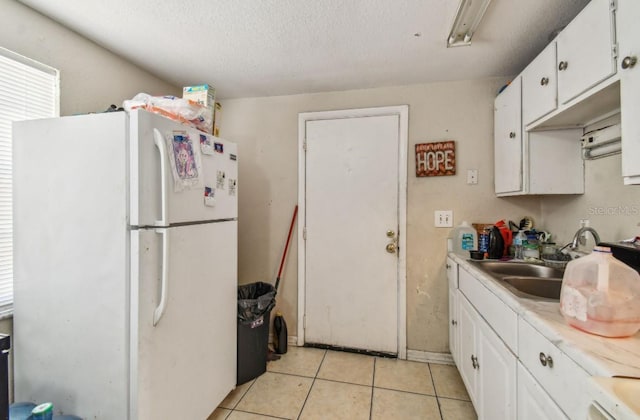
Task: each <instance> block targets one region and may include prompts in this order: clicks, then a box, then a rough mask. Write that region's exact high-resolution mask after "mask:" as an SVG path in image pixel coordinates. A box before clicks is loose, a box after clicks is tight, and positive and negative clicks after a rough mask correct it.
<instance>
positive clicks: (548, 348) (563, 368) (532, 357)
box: [518, 319, 590, 419]
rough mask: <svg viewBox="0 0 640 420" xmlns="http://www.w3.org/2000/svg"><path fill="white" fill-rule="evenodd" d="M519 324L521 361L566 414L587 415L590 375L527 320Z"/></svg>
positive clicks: (582, 417)
mask: <svg viewBox="0 0 640 420" xmlns="http://www.w3.org/2000/svg"><path fill="white" fill-rule="evenodd" d="M518 328H519V331H518V348H519V349H520V352H519V359H520V363H522V365H523V366H524V367H526V368H527V370H528V371H529V372H531V374H532V375H533V377H534V378H535V379H536V380H537V381H538V382H539V383H540V385H541V386H542V388H543V389H544V390H545V391H546V393H547V394H549V396H550V397H551V398H552V399H553V400H554V401H555V402H556V404H558V406H559V407H560V408H561V409H562V410H563V411H564V413H565V414H566V415H567V416H569V417H570V418H572V419H573V418H575V419H578V418H580V419H584V418H586V416H587V409H588V407H589V402H590V399H589V394H588V379H589V377H590V375H589V374H588V373H587V372H586V371H585V370H583V369H582V368H581V367H580V366H578V365H577V364H576V363H575V362H574V361H573V360H571V359H570V358H569V357H568V356H567V355H565V354H564V353H562V352H561V351H560V349H558V348H557V347H556V346H555V345H553V344H552V343H551V342H550V341H549V340H547V339H546V338H545V337H544V336H543V335H542V334H540V333H539V332H538V330H536V329H535V328H533V327H532V326H531V325H529V323H528V322H526V321H524V320H522V319H520V320H519V325H518ZM543 358H544V361H542V360H541V359H543Z"/></svg>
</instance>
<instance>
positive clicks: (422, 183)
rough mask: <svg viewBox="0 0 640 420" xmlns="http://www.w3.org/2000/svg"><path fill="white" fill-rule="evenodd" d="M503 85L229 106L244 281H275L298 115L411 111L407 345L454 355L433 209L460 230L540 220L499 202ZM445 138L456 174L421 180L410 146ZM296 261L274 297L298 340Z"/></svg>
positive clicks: (512, 202) (466, 84)
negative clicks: (470, 176)
mask: <svg viewBox="0 0 640 420" xmlns="http://www.w3.org/2000/svg"><path fill="white" fill-rule="evenodd" d="M503 84H504V79H486V80H477V81H459V82H447V83H432V84H422V85H412V86H401V87H389V88H379V89H366V90H355V91H344V92H330V93H321V94H307V95H293V96H280V97H268V98H249V99H235V100H227V101H223V109H224V111H223V117H222V126H221V135H222V137H225V138H227V139H229V140H233V141H236V142H237V143H238V144H239V162H240V176H239V179H240V186H239V199H240V214H239V248H240V254H239V277H240V282H241V283H249V282H253V281H258V280H263V281H268V282H273V281H274V280H275V277H276V274H277V269H278V265H279V262H280V256H281V253H282V250H283V247H284V243H285V240H286V234H287V229H288V225H289V222H290V217H291V213H292V211H293V207H294V205H295V204H296V201H297V176H298V173H297V168H298V164H297V153H298V151H297V150H298V127H297V123H298V113H299V112H307V111H324V110H334V109H348V108H362V107H375V106H386V105H400V104H408V105H409V151H408V168H409V177H408V214H407V222H408V223H407V229H408V232H407V335H408V338H407V345H408V349H411V350H422V351H428V352H448V350H449V349H448V324H447V318H448V308H447V305H448V300H447V282H446V274H445V270H444V263H445V255H446V237H447V236H448V234H449V231H450V229H442V228H438V229H436V228H435V227H434V226H433V218H434V216H433V212H434V210H445V209H451V210H453V212H454V222H455V224H458V223H460V222H461V221H462V220H468V221H470V222H473V221H479V222H495V221H497V220H499V219H501V218H506V219H512V220H519V219H520V218H522V216H524V215H531V216H533V217H534V219H536V220H539V219H540V217H541V215H540V203H539V201H540V200H539V198H526V197H516V198H505V199H500V198H496V197H495V194H494V192H493V99H494V97H495V95H496V92H497V91H498V88H499V87H500V86H502V85H503ZM448 139H452V140H455V141H456V142H457V143H456V148H457V149H456V160H457V173H458V174H457V175H456V176H450V177H436V178H416V177H415V154H414V152H413V150H414V145H415V144H416V143H424V142H428V141H437V140H448ZM467 169H478V170H479V184H478V185H473V186H470V185H466V171H467ZM296 258H297V247H296V244H295V243H294V244H293V247H292V248H291V249H290V254H289V258H288V264H287V268H286V271H285V273H284V276H283V277H284V279H283V280H282V283H281V286H280V292H279V295H278V307H279V309H280V310H282V311H283V313H284V315H285V319H286V320H287V322H288V325H289V331H291V332H292V333H293V334H295V333H296V329H297V320H296V314H297V261H296Z"/></svg>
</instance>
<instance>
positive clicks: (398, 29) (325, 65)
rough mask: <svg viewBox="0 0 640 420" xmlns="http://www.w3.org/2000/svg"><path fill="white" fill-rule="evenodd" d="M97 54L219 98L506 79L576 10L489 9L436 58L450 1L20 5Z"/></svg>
mask: <svg viewBox="0 0 640 420" xmlns="http://www.w3.org/2000/svg"><path fill="white" fill-rule="evenodd" d="M20 1H21V2H22V3H24V4H26V5H28V6H30V7H32V8H34V9H36V10H38V11H40V12H41V13H43V14H44V15H47V16H49V17H51V18H53V19H54V20H56V21H58V22H60V23H62V24H63V25H65V26H67V27H69V28H71V29H73V30H74V31H76V32H78V33H80V34H82V35H83V36H85V37H86V38H89V39H91V40H93V41H94V42H96V43H97V44H99V45H102V46H104V47H105V48H107V49H109V50H111V51H113V52H115V53H116V54H118V55H121V56H123V57H125V58H126V59H128V60H130V61H132V62H134V63H136V64H138V65H139V66H141V67H143V68H145V69H147V70H149V71H151V72H152V73H154V74H157V75H158V76H160V77H161V78H163V79H165V80H167V81H169V82H172V83H175V84H176V85H178V86H185V85H191V84H198V83H210V84H213V85H214V86H216V88H217V90H218V96H219V97H221V98H237V97H251V96H272V95H288V94H297V93H310V92H324V91H336V90H346V89H360V88H371V87H380V86H393V85H406V84H413V83H424V82H434V81H444V80H460V79H476V78H482V77H489V76H507V75H513V74H516V73H518V72H520V71H521V70H522V69H523V68H524V66H525V65H526V64H527V63H528V62H529V61H530V60H531V59H533V58H534V57H535V55H536V54H537V53H538V52H540V51H541V50H542V48H543V47H544V46H545V45H546V44H547V43H548V42H549V36H550V34H551V33H553V32H554V31H556V30H557V29H558V28H560V27H562V26H564V25H566V24H567V23H568V22H569V21H570V20H571V19H572V18H573V17H574V16H575V15H576V14H577V13H578V12H579V11H580V10H581V9H582V8H583V7H584V5H585V4H587V3H588V0H493V1H492V3H491V5H490V6H489V9H488V10H487V13H486V14H485V16H484V19H483V21H482V23H481V25H480V29H479V30H478V31H477V32H476V34H475V36H474V38H473V41H472V45H471V46H469V47H457V48H446V46H445V39H446V37H447V34H448V32H449V25H450V23H451V21H452V20H453V15H454V13H455V10H456V8H457V4H458V0H348V1H345V0H244V1H243V0H171V1H169V0H165V1H158V0H153V1H152V0H109V1H104V0H57V1H51V0H20Z"/></svg>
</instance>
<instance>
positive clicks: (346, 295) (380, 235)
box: [304, 114, 406, 353]
mask: <svg viewBox="0 0 640 420" xmlns="http://www.w3.org/2000/svg"><path fill="white" fill-rule="evenodd" d="M305 131H306V159H305V167H306V174H305V177H306V181H305V197H306V200H305V203H304V204H305V210H306V211H305V220H306V226H305V227H306V244H305V245H306V246H305V251H304V253H305V262H304V266H305V267H306V272H305V285H306V287H305V290H304V294H305V302H304V307H305V331H304V338H305V342H306V343H315V344H326V345H331V346H337V347H346V348H354V349H364V350H370V351H381V352H388V353H398V290H399V289H398V286H399V281H398V279H399V277H398V272H399V270H398V267H399V259H398V252H397V250H395V249H389V250H387V246H390V247H393V246H395V245H396V244H397V240H398V233H400V235H404V234H405V232H399V190H400V188H399V185H400V183H399V160H400V154H399V153H400V152H399V151H400V143H401V142H400V140H399V139H400V132H401V116H400V115H397V114H396V115H377V116H363V117H351V118H338V119H322V120H313V121H306V127H305ZM405 159H406V158H405Z"/></svg>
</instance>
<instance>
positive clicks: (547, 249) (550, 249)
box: [541, 242, 558, 255]
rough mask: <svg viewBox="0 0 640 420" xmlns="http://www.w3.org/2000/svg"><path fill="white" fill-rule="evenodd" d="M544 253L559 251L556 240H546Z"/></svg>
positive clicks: (543, 247) (549, 253) (552, 253)
mask: <svg viewBox="0 0 640 420" xmlns="http://www.w3.org/2000/svg"><path fill="white" fill-rule="evenodd" d="M541 249H542V255H554V254H555V253H556V252H558V247H557V246H556V244H555V243H554V242H546V243H543V244H542V247H541Z"/></svg>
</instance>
